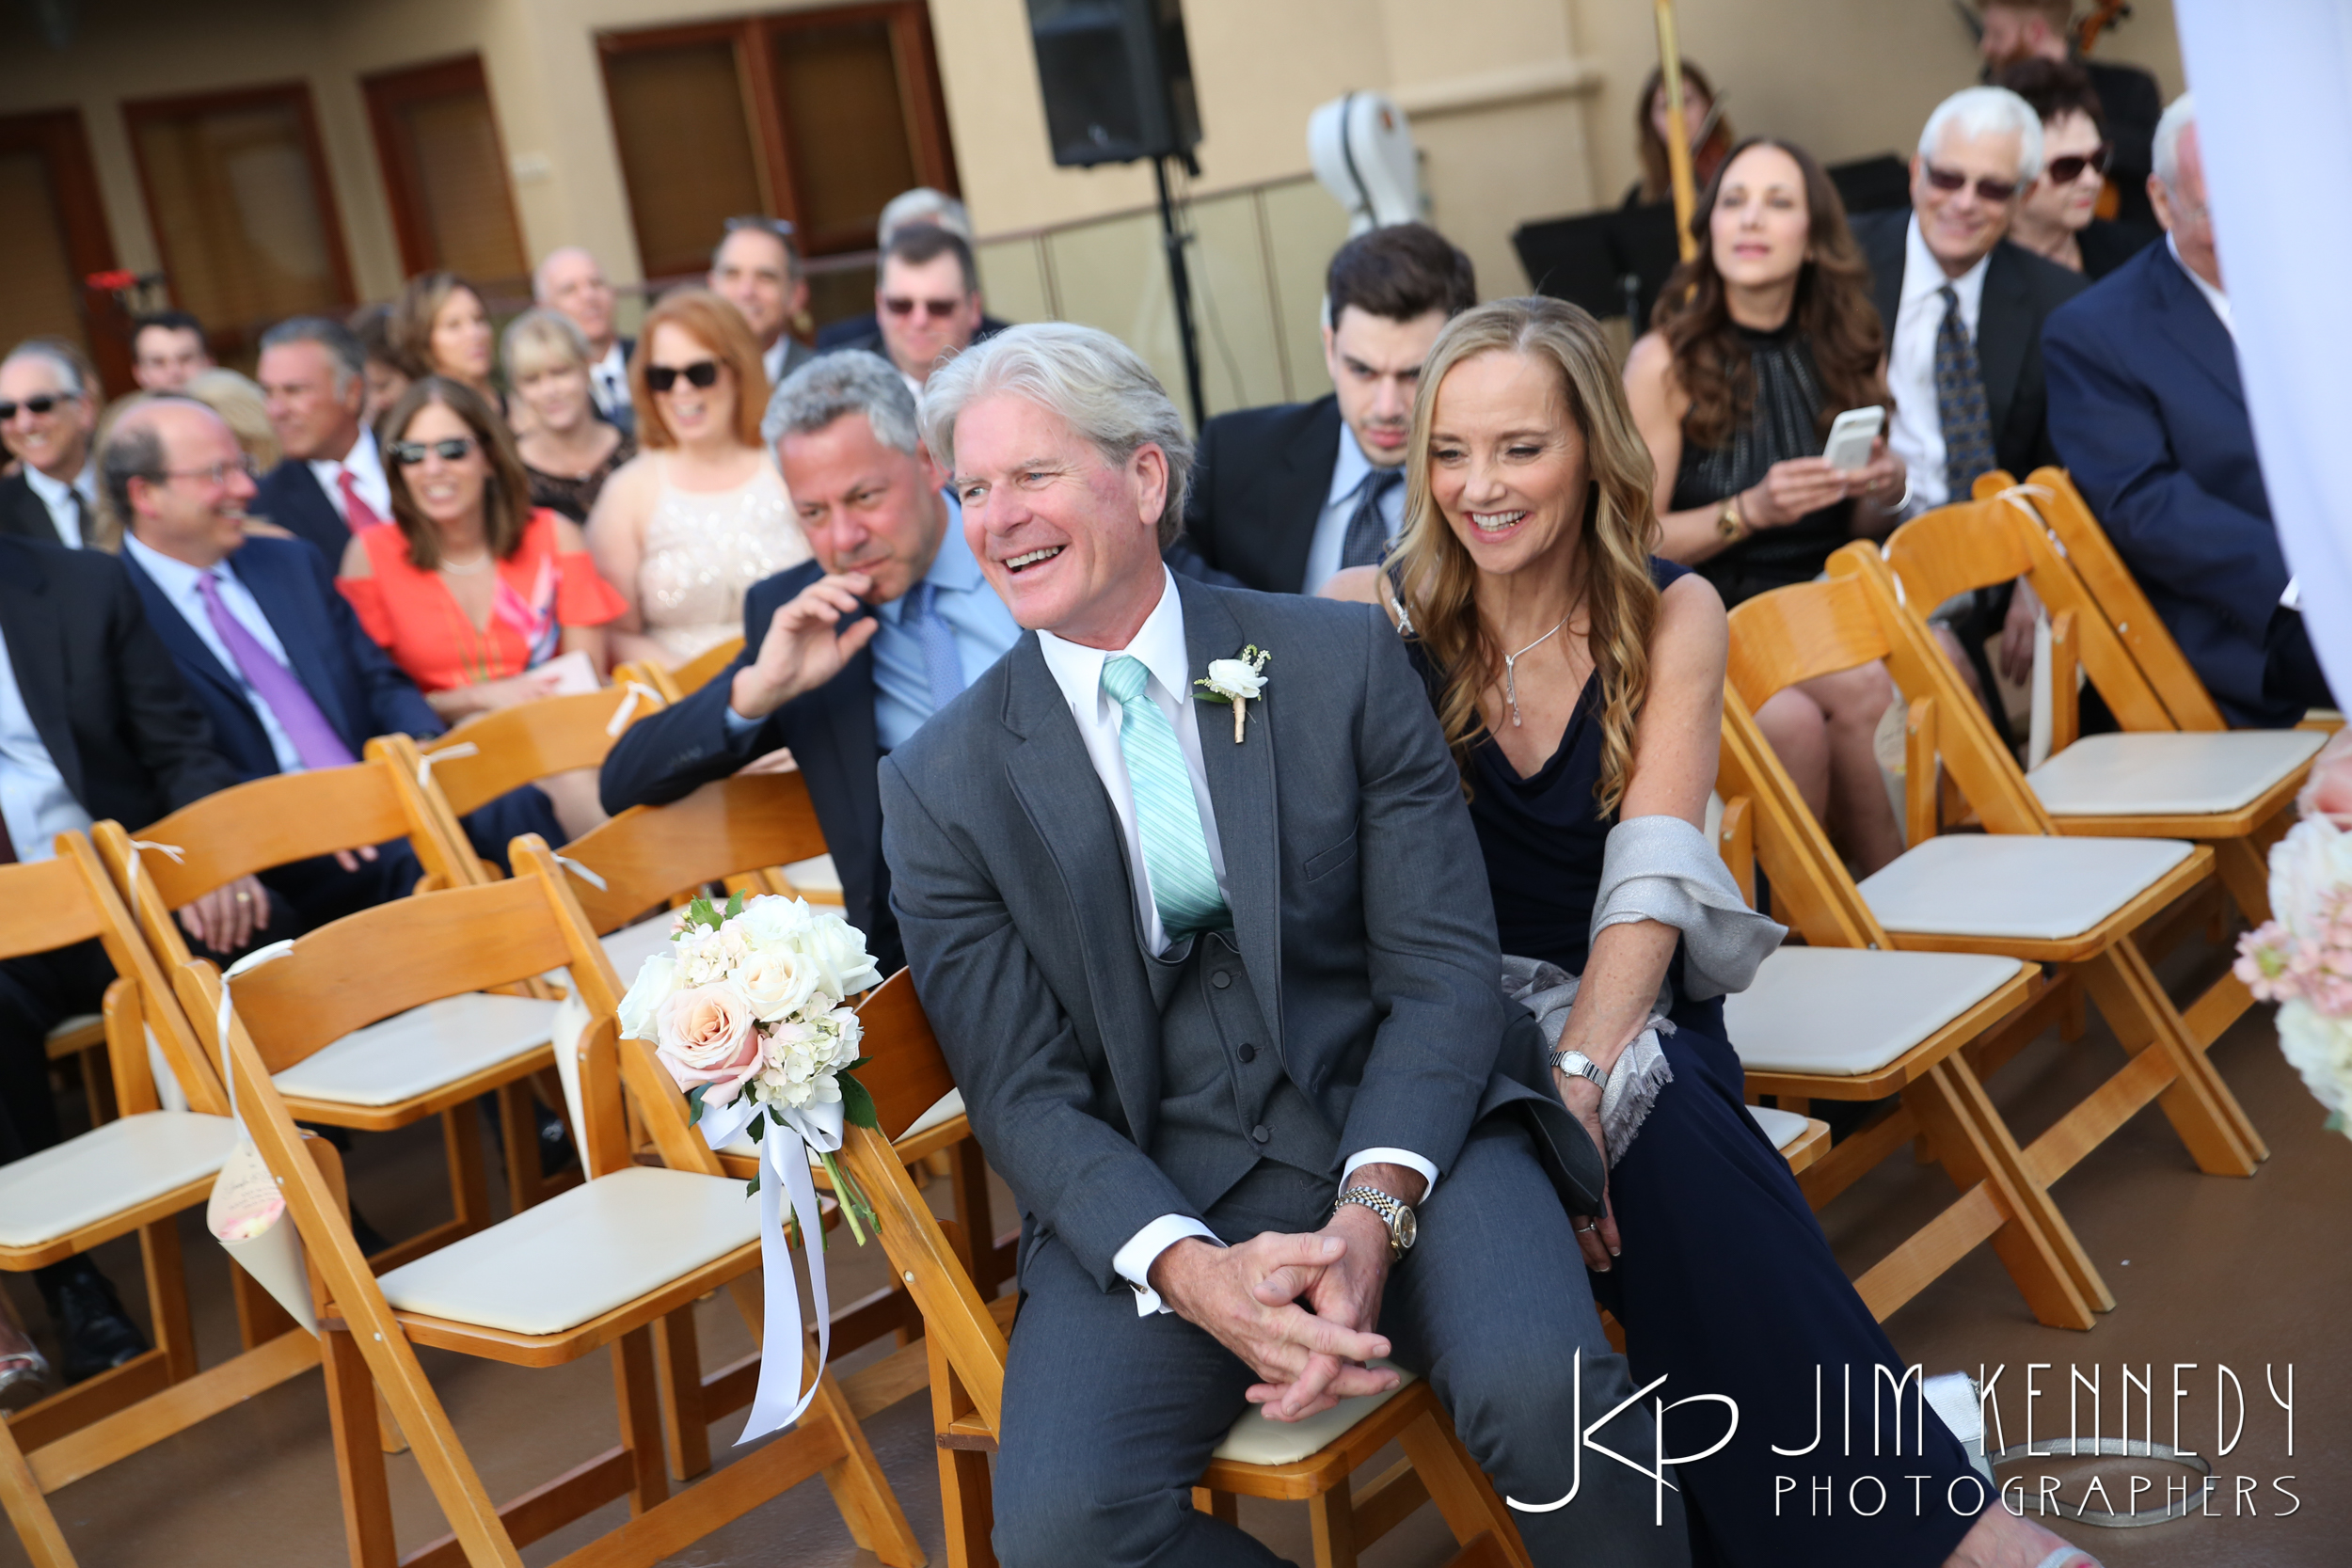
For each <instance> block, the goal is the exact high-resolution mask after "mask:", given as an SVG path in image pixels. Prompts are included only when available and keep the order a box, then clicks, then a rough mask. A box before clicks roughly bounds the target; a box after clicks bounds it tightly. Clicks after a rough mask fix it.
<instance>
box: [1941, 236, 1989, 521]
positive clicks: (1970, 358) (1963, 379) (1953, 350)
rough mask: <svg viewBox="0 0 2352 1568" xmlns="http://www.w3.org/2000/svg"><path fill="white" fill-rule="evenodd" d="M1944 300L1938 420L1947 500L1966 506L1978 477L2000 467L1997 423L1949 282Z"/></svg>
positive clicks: (1974, 345)
mask: <svg viewBox="0 0 2352 1568" xmlns="http://www.w3.org/2000/svg"><path fill="white" fill-rule="evenodd" d="M1936 293H1937V294H1938V295H1939V296H1940V297H1941V298H1942V299H1943V301H1944V325H1941V326H1939V327H1937V328H1936V329H1935V417H1936V419H1937V420H1938V421H1940V422H1941V423H1942V424H1943V426H1944V485H1945V495H1944V499H1946V500H1950V501H1964V500H1966V499H1968V489H1969V486H1970V485H1973V484H1974V483H1977V476H1978V475H1979V474H1981V473H1989V472H1991V471H1992V470H1993V468H1994V467H1995V465H1996V463H1997V461H1998V460H1997V459H1996V458H1994V455H1993V420H1992V416H1991V415H1990V414H1989V413H1988V412H1987V411H1986V408H1985V401H1984V376H1983V373H1982V372H1980V371H1979V368H1978V365H1977V345H1976V344H1975V343H1973V342H1970V341H1968V327H1967V325H1966V324H1965V323H1963V321H1962V320H1961V319H1960V295H1959V294H1957V293H1954V292H1953V291H1952V286H1951V285H1950V284H1949V283H1947V284H1945V285H1944V287H1942V288H1941V289H1939V290H1937V291H1936Z"/></svg>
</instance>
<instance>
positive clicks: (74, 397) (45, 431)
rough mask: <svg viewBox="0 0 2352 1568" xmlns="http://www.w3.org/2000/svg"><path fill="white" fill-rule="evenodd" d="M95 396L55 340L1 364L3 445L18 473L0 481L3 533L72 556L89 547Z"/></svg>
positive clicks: (28, 344) (75, 360)
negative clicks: (73, 551)
mask: <svg viewBox="0 0 2352 1568" xmlns="http://www.w3.org/2000/svg"><path fill="white" fill-rule="evenodd" d="M95 391H96V382H95V380H94V379H93V378H92V377H91V375H90V373H89V369H88V365H87V361H85V360H84V359H83V358H82V356H80V355H79V354H77V353H76V352H74V350H72V348H70V347H68V346H67V345H66V344H65V343H63V342H61V341H57V340H56V339H53V338H28V339H26V340H25V341H23V342H21V343H19V344H17V345H16V346H15V347H14V348H12V349H10V350H9V351H8V357H7V358H6V359H5V360H0V439H5V441H6V442H7V444H8V452H9V454H10V455H11V456H13V457H14V458H15V459H16V460H17V462H18V463H19V464H20V465H22V466H21V467H19V468H18V470H17V471H16V472H15V473H13V474H10V475H9V476H8V478H6V479H0V533H12V534H14V535H16V536H17V537H18V538H20V539H40V540H45V541H47V542H49V543H51V544H56V545H67V546H72V547H74V548H77V549H78V548H80V547H81V546H83V545H86V544H87V543H88V542H89V529H90V525H91V523H92V522H94V521H95V520H96V518H97V515H98V479H97V474H96V472H95V470H93V469H92V468H91V467H90V456H89V443H90V432H91V431H92V430H94V429H96V428H97V424H98V408H97V404H96V399H95V395H94V394H95Z"/></svg>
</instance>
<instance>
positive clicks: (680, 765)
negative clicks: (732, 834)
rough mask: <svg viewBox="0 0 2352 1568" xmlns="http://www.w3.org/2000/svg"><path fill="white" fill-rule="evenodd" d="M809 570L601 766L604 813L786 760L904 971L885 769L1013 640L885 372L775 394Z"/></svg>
mask: <svg viewBox="0 0 2352 1568" xmlns="http://www.w3.org/2000/svg"><path fill="white" fill-rule="evenodd" d="M763 430H764V432H765V434H766V436H767V437H768V439H769V440H770V441H771V442H773V443H774V444H775V448H776V458H777V461H778V463H779V464H780V465H781V466H782V467H783V469H784V477H785V483H787V485H788V486H789V487H790V489H791V492H792V503H793V506H794V508H795V509H796V512H797V515H798V517H799V521H800V525H801V531H802V532H803V533H804V534H806V535H807V536H808V542H809V547H810V548H811V549H812V550H813V551H814V552H815V555H816V559H815V560H813V561H810V562H803V564H801V565H799V566H795V567H793V568H792V569H791V570H789V571H787V572H779V573H778V574H777V575H776V576H774V577H772V578H769V579H768V580H766V581H765V582H762V583H759V584H757V585H755V587H754V588H753V589H752V591H751V593H750V594H747V595H746V596H745V598H744V601H743V627H744V634H743V652H742V653H741V654H739V656H737V657H736V660H735V662H734V663H733V664H732V665H730V666H728V667H727V669H726V670H724V671H723V672H722V673H720V674H718V675H717V676H715V677H713V678H712V680H711V681H710V683H709V684H708V685H707V686H705V687H704V688H702V689H700V690H698V691H696V692H694V693H693V694H691V696H689V697H688V698H687V699H686V700H685V701H684V702H682V703H679V704H678V705H675V707H672V708H669V709H667V710H666V711H664V712H661V713H658V714H655V715H654V716H653V717H651V718H649V719H645V720H642V721H639V722H638V723H636V724H633V725H631V726H630V727H629V729H628V732H627V733H626V734H624V735H623V736H622V737H621V739H620V741H619V743H618V744H616V745H615V746H614V747H613V749H612V753H611V754H610V755H609V756H607V757H606V759H605V764H604V773H603V780H602V795H603V798H604V806H605V809H606V810H607V811H612V812H618V811H621V810H624V809H625V808H627V807H628V806H632V805H637V804H640V803H645V804H658V803H660V802H662V801H667V800H676V799H678V798H679V797H680V796H682V795H685V794H687V793H689V792H690V791H691V790H693V789H695V788H697V787H699V786H700V785H702V784H707V783H709V782H711V781H712V780H714V779H723V778H725V777H727V776H729V775H730V774H733V773H735V772H737V771H739V769H741V768H743V767H744V766H745V765H747V764H749V763H751V762H753V761H755V759H757V758H759V757H761V756H764V755H766V754H767V753H769V752H773V751H776V750H778V749H779V748H785V747H788V748H790V750H791V752H792V755H793V758H794V760H795V761H797V762H798V763H799V765H800V771H801V776H802V778H803V781H805V783H806V784H807V785H808V793H809V800H810V802H811V803H812V804H813V805H814V806H815V807H816V809H817V820H818V823H819V825H821V826H822V827H823V829H824V831H825V843H826V846H827V847H828V849H829V850H830V852H831V853H832V855H833V860H834V868H835V870H836V871H837V872H838V873H839V875H840V878H841V894H842V904H843V913H844V916H845V918H847V919H848V920H849V922H850V924H851V925H853V926H855V927H858V929H860V930H861V931H863V932H865V933H866V946H867V948H868V950H869V951H871V952H872V953H873V954H874V955H875V959H876V962H877V963H879V964H880V965H881V966H882V971H883V973H885V974H887V973H889V972H890V971H891V970H893V969H896V968H897V967H898V963H899V953H898V932H897V929H896V927H895V925H894V924H893V922H892V920H891V917H890V910H889V884H888V873H887V871H886V870H885V869H884V868H883V865H882V801H881V797H880V795H879V793H878V792H877V789H876V786H875V782H874V768H875V764H876V763H877V762H879V761H880V760H881V758H882V756H884V755H886V754H887V753H888V752H891V751H892V750H894V749H895V748H897V747H898V746H902V745H904V744H905V743H906V741H907V740H908V739H909V737H911V736H913V735H914V732H915V731H916V730H917V729H918V728H920V727H921V726H922V724H923V723H924V721H926V720H928V719H930V716H931V715H932V714H934V713H936V712H937V711H938V710H939V709H941V708H942V707H945V706H946V705H947V704H949V703H950V702H952V701H954V700H955V698H956V696H957V694H958V693H960V692H961V691H962V690H963V689H965V688H966V687H967V686H969V685H970V684H971V683H972V682H973V681H975V680H977V679H978V678H979V676H980V674H981V673H982V672H984V671H986V670H987V669H988V668H989V666H991V665H992V664H994V663H995V662H996V660H997V659H998V658H999V657H1002V655H1003V654H1004V652H1005V650H1006V649H1008V648H1009V647H1011V646H1012V644H1013V642H1014V641H1015V640H1016V639H1017V638H1018V637H1019V636H1020V634H1021V629H1020V627H1019V626H1016V625H1014V623H1013V619H1012V615H1011V612H1010V611H1009V610H1006V609H1005V606H1004V601H1003V600H1001V599H999V598H998V597H997V596H996V594H994V593H993V591H992V590H991V589H990V588H989V586H988V584H987V582H986V580H985V579H984V578H982V577H981V575H980V568H979V566H978V563H977V562H975V561H974V560H973V558H972V551H971V548H970V546H969V545H968V544H967V543H966V541H965V538H964V533H963V528H962V522H961V515H960V514H959V513H958V511H957V509H956V505H955V502H954V501H953V500H952V499H949V498H948V497H947V496H946V495H945V494H943V493H942V486H943V485H944V484H945V483H946V476H945V475H944V474H943V473H942V472H941V470H940V468H939V466H938V465H937V464H936V463H934V462H932V461H931V457H930V452H929V451H926V450H925V448H924V446H923V443H922V440H921V438H920V437H919V436H917V434H916V431H915V405H914V393H913V392H911V391H909V390H908V389H907V386H906V382H905V380H904V379H903V378H902V377H901V376H900V375H899V374H898V372H897V370H896V369H894V368H893V367H892V366H891V364H890V363H889V361H887V360H885V359H883V358H882V356H879V355H875V354H868V353H866V352H864V351H862V350H850V351H845V352H842V353H839V354H832V355H827V356H824V357H822V358H820V359H818V360H816V361H815V362H813V363H811V364H809V365H807V366H804V367H803V368H802V369H801V370H799V371H796V372H793V373H792V375H790V376H789V377H787V379H786V381H785V383H784V385H783V386H782V387H780V388H777V389H776V393H775V397H774V399H773V400H772V401H771V403H770V404H769V405H768V416H767V420H766V421H765V423H764V425H763Z"/></svg>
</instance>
